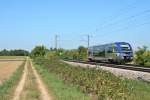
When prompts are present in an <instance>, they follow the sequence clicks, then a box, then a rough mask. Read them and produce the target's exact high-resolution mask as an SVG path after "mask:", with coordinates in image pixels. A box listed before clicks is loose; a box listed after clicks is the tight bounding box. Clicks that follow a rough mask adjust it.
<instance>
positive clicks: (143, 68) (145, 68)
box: [65, 60, 150, 73]
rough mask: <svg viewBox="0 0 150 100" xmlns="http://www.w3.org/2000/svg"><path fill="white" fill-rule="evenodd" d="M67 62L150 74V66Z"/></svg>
mask: <svg viewBox="0 0 150 100" xmlns="http://www.w3.org/2000/svg"><path fill="white" fill-rule="evenodd" d="M65 61H69V62H76V63H83V64H90V65H99V66H106V67H112V68H119V69H126V70H133V71H140V72H148V73H150V67H149V68H148V66H141V65H132V64H124V65H119V64H110V63H100V62H87V61H79V60H65Z"/></svg>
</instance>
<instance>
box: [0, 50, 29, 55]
mask: <svg viewBox="0 0 150 100" xmlns="http://www.w3.org/2000/svg"><path fill="white" fill-rule="evenodd" d="M29 54H30V53H29V51H27V50H22V49H15V50H6V49H4V50H1V51H0V56H28V55H29Z"/></svg>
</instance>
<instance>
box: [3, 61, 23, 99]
mask: <svg viewBox="0 0 150 100" xmlns="http://www.w3.org/2000/svg"><path fill="white" fill-rule="evenodd" d="M24 65H25V62H23V63H22V64H21V65H20V66H19V67H18V68H17V70H16V71H15V72H14V73H13V75H12V76H11V77H10V78H9V79H8V80H6V81H5V82H4V83H3V84H2V85H1V86H0V100H9V99H10V98H11V97H12V95H13V90H14V89H15V87H16V84H17V83H18V82H19V80H20V78H21V76H22V73H23V69H24Z"/></svg>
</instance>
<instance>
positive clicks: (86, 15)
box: [0, 0, 150, 50]
mask: <svg viewBox="0 0 150 100" xmlns="http://www.w3.org/2000/svg"><path fill="white" fill-rule="evenodd" d="M149 6H150V0H0V49H4V48H6V49H15V48H17V49H19V48H21V49H27V50H31V49H32V48H33V47H34V46H35V45H41V44H43V45H45V46H47V47H48V48H50V47H54V36H55V34H57V35H59V43H58V44H59V47H62V48H66V49H71V48H77V47H78V46H79V45H84V46H86V45H87V42H86V40H87V37H86V36H87V34H89V35H90V40H91V41H90V45H97V44H104V43H110V42H117V41H125V42H129V43H130V44H131V45H132V46H133V48H134V49H136V47H138V46H142V45H146V46H148V47H150V7H149Z"/></svg>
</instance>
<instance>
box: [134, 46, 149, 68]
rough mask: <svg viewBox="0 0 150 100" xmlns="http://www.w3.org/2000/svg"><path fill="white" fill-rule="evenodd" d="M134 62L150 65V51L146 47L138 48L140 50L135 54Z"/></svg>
mask: <svg viewBox="0 0 150 100" xmlns="http://www.w3.org/2000/svg"><path fill="white" fill-rule="evenodd" d="M134 61H135V63H137V64H140V65H150V51H148V50H147V47H146V46H143V47H142V48H140V47H139V48H138V50H137V51H136V52H135V58H134Z"/></svg>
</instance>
